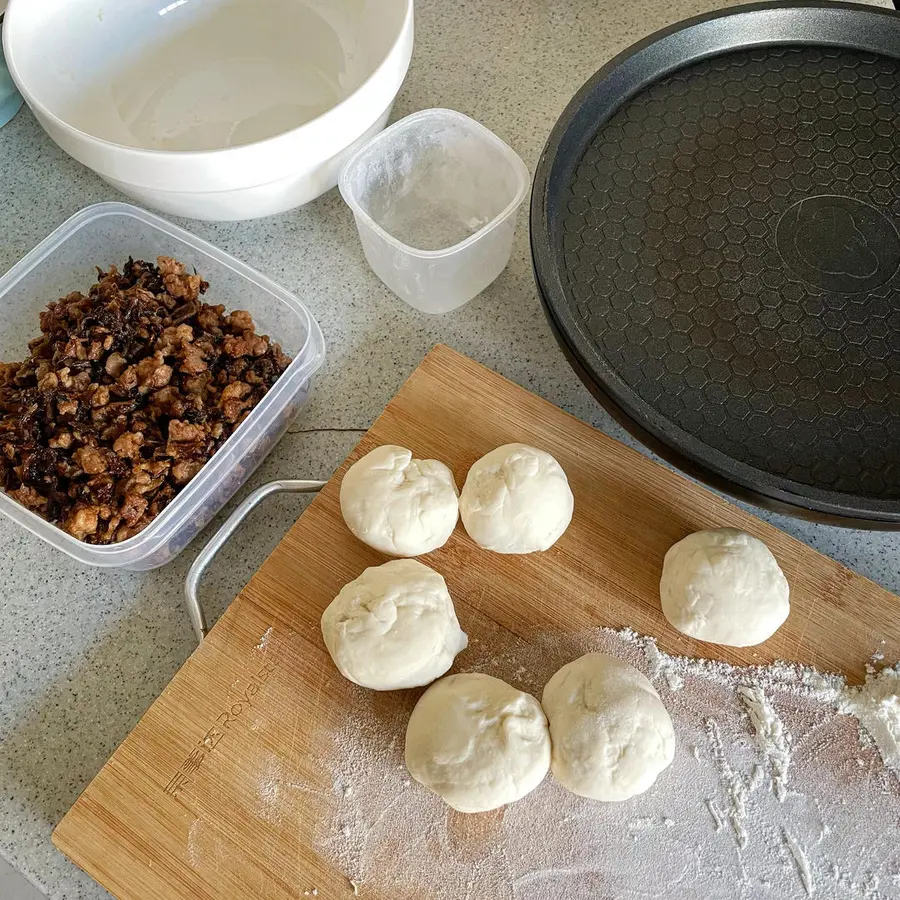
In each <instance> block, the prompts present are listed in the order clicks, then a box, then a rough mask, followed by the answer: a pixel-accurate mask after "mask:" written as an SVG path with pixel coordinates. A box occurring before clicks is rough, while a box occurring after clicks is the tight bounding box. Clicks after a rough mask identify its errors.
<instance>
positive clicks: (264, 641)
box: [256, 625, 272, 652]
mask: <svg viewBox="0 0 900 900" xmlns="http://www.w3.org/2000/svg"><path fill="white" fill-rule="evenodd" d="M271 639H272V626H271V625H270V626H269V627H268V628H267V629H266V630H265V631H264V632H263V636H262V637H261V638H260V639H259V643H258V644H257V645H256V649H257V650H259V651H260V652H264V651H265V650H266V649H268V646H269V641H270V640H271Z"/></svg>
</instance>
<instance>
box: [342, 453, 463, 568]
mask: <svg viewBox="0 0 900 900" xmlns="http://www.w3.org/2000/svg"><path fill="white" fill-rule="evenodd" d="M341 513H342V514H343V516H344V521H345V522H346V523H347V527H348V528H349V529H350V530H351V531H352V532H353V534H355V535H356V537H358V538H359V539H360V540H361V541H362V542H363V543H365V544H368V545H369V546H370V547H374V548H375V549H376V550H380V551H381V552H382V553H387V554H389V555H391V556H419V555H420V554H422V553H430V552H431V551H432V550H437V548H438V547H442V546H443V545H444V544H446V543H447V541H448V539H449V538H450V535H451V534H452V533H453V529H454V528H455V527H456V520H457V519H458V518H459V500H458V491H457V489H456V482H455V481H454V480H453V473H452V472H451V471H450V470H449V469H448V468H447V467H446V466H445V465H444V464H443V463H442V462H438V461H437V460H436V459H413V458H412V451H410V450H407V449H406V448H405V447H395V446H393V445H390V444H388V445H385V446H383V447H376V448H375V449H374V450H373V451H372V452H371V453H368V454H367V455H366V456H364V457H363V458H362V459H360V460H357V461H356V462H355V463H354V464H353V465H352V466H351V467H350V468H349V469H348V470H347V473H346V474H345V475H344V479H343V481H341Z"/></svg>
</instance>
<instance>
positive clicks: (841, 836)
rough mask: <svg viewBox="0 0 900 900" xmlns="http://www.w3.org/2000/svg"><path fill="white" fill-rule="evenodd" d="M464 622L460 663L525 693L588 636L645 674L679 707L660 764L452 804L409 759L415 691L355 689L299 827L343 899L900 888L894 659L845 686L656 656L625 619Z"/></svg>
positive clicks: (894, 897)
mask: <svg viewBox="0 0 900 900" xmlns="http://www.w3.org/2000/svg"><path fill="white" fill-rule="evenodd" d="M476 625H477V627H473V628H472V629H471V632H474V634H475V635H478V637H474V638H473V639H472V642H471V645H470V648H469V649H468V650H467V651H466V652H465V654H464V655H461V656H460V658H459V664H460V669H461V670H463V671H466V670H468V671H483V672H487V673H488V674H491V675H496V676H497V677H499V678H503V679H505V680H507V681H509V682H510V683H512V684H513V685H515V686H516V687H519V688H521V689H522V690H526V691H528V692H530V693H532V694H534V695H536V696H538V697H539V696H540V693H541V691H542V689H543V686H544V684H545V683H546V681H547V679H548V678H549V677H550V675H552V674H553V672H554V671H556V669H558V668H559V667H560V666H561V665H563V664H564V663H566V662H569V661H570V660H572V659H574V658H576V657H577V656H579V655H580V654H582V653H585V652H588V651H590V650H598V651H600V652H606V653H612V654H614V655H617V656H620V657H622V658H624V659H626V660H627V661H628V662H631V663H632V664H634V665H637V666H638V667H639V668H641V669H643V670H644V671H646V672H648V674H649V676H650V677H651V678H652V679H653V680H654V682H655V683H656V684H657V687H658V689H659V690H660V693H661V695H662V697H663V701H664V702H665V704H666V706H667V708H668V709H669V711H670V713H671V715H672V718H673V720H674V722H675V727H676V732H677V734H678V741H679V745H678V749H677V752H676V758H675V761H674V763H673V764H672V766H671V767H670V768H669V769H668V770H667V771H666V772H664V773H663V774H662V775H661V776H660V778H659V780H658V782H657V784H656V785H655V786H654V788H653V789H652V790H651V791H649V792H648V793H646V794H643V795H641V796H639V797H636V798H634V799H633V800H631V801H628V802H626V803H609V804H601V803H592V802H590V801H587V800H584V799H582V798H579V797H575V796H574V795H572V794H570V793H568V792H567V791H565V790H563V789H562V788H560V787H559V786H558V785H557V784H556V783H555V782H554V781H553V780H552V778H548V779H547V780H546V781H545V782H544V783H543V784H542V785H541V786H540V787H539V788H538V789H537V790H536V791H534V792H533V793H532V794H530V795H529V796H528V797H527V798H526V799H524V800H523V801H522V802H520V803H517V804H513V805H512V806H508V807H505V808H504V809H500V810H496V811H494V812H491V813H485V814H482V815H477V816H466V815H463V814H460V813H456V812H454V811H453V810H450V809H448V808H447V807H446V806H445V805H444V804H443V803H442V802H441V801H440V800H439V799H438V798H437V797H435V796H434V795H432V794H430V793H429V792H427V791H426V790H425V789H424V788H422V787H421V786H419V785H418V784H416V783H415V782H410V780H409V777H408V775H407V773H406V770H405V767H404V765H403V737H404V734H405V728H406V721H407V719H408V717H409V713H410V711H411V709H412V707H413V705H414V704H415V701H416V699H417V698H418V696H419V695H418V693H417V692H396V693H393V694H390V695H379V696H377V697H376V696H375V695H373V694H371V693H370V692H367V691H364V690H362V689H359V690H358V691H356V692H355V693H354V703H355V704H356V709H357V713H356V714H355V715H354V717H353V719H352V721H351V720H348V721H347V722H346V723H345V724H344V725H343V726H342V727H341V728H340V729H339V730H337V731H336V732H335V733H334V734H332V735H330V736H328V739H325V740H323V743H322V745H321V747H320V753H321V757H320V760H319V765H321V767H322V768H323V769H324V771H325V772H329V773H330V776H329V777H330V785H331V788H330V793H329V797H330V800H329V804H328V809H327V810H325V811H324V812H323V815H322V817H321V819H320V820H319V822H318V823H317V825H316V830H315V839H314V840H315V844H316V849H317V850H318V852H319V853H321V855H323V856H325V857H327V858H330V859H331V860H333V862H334V863H335V865H336V866H337V867H339V868H340V870H341V872H343V874H344V875H345V876H346V878H347V879H348V881H347V883H348V889H347V896H348V897H349V896H362V897H366V896H369V895H370V894H372V895H374V896H382V895H383V896H390V897H391V898H392V900H405V898H413V897H415V898H419V897H423V898H429V900H444V898H447V900H451V898H452V900H557V898H559V897H563V896H565V897H566V898H567V900H589V898H590V900H594V898H603V900H606V898H611V900H639V898H640V900H646V898H652V897H659V896H664V897H672V898H673V900H674V898H677V900H700V898H703V900H758V898H762V900H801V898H804V897H809V896H813V895H814V894H815V895H816V896H819V895H821V896H825V897H828V898H829V900H900V843H898V842H897V841H896V839H895V837H896V828H897V822H898V813H900V780H898V779H897V777H896V776H895V775H894V774H892V773H891V771H890V770H889V769H888V768H887V766H886V765H885V763H887V764H889V765H890V764H891V761H892V759H893V757H892V756H891V744H890V741H889V740H888V738H890V736H891V735H896V734H897V733H898V732H897V728H896V725H897V720H896V719H892V718H891V714H894V715H896V714H897V706H895V705H892V703H893V704H896V703H897V698H896V692H897V689H898V687H900V681H898V678H900V672H898V670H897V669H893V670H890V669H888V670H882V672H881V673H878V674H877V675H873V676H871V677H870V679H869V682H868V683H867V685H866V686H864V687H863V688H849V689H848V688H847V687H846V686H845V684H844V682H843V680H842V679H840V678H838V677H835V676H827V675H822V674H820V673H818V672H814V671H812V670H808V669H803V668H801V667H798V666H791V665H787V664H776V665H774V666H768V667H764V668H760V667H749V668H735V667H732V666H729V665H727V664H724V663H718V662H712V661H708V660H693V659H686V658H679V657H672V656H669V655H667V654H665V653H663V652H662V651H660V650H659V648H658V647H657V646H656V643H655V641H653V640H652V639H648V638H644V637H641V636H639V635H637V634H635V633H634V632H633V631H630V630H625V631H623V632H613V631H611V630H605V629H603V630H597V631H594V632H591V633H586V634H582V635H572V634H552V635H551V634H547V635H541V636H538V637H537V638H533V639H532V640H531V641H529V642H525V641H523V640H521V639H520V638H518V637H516V636H515V635H512V634H510V633H509V632H506V631H503V630H502V629H500V628H498V627H497V626H496V625H493V624H492V623H490V622H489V621H488V620H481V621H479V622H477V623H476ZM471 632H470V633H471ZM886 673H890V674H886ZM892 698H893V699H892ZM851 704H852V706H851ZM842 712H852V713H853V714H854V715H857V716H858V717H859V719H860V722H861V723H862V727H863V728H864V729H865V730H866V731H867V732H871V733H872V735H873V737H874V738H875V740H876V741H877V742H878V748H879V749H880V750H881V753H882V754H883V756H884V761H882V759H881V758H879V756H878V754H877V753H876V751H875V747H874V746H868V747H866V746H864V747H862V748H860V745H859V742H858V740H857V734H856V732H857V724H856V723H855V722H854V720H853V719H851V718H849V717H847V716H845V715H840V714H839V713H842ZM867 716H868V718H867ZM873 717H874V719H873ZM748 719H749V728H748ZM893 748H894V750H893V752H897V744H896V739H895V740H894V744H893ZM857 759H860V760H861V761H862V765H861V766H860V765H859V764H858V763H857ZM789 776H790V789H788V777H789ZM769 788H771V789H769ZM325 790H326V792H327V793H328V788H325ZM387 861H389V863H388V862H387Z"/></svg>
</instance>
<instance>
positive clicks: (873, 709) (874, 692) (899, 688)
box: [837, 654, 900, 773]
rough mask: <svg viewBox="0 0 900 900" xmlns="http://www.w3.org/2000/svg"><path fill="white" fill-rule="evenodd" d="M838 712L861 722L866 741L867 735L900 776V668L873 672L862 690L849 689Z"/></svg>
mask: <svg viewBox="0 0 900 900" xmlns="http://www.w3.org/2000/svg"><path fill="white" fill-rule="evenodd" d="M882 656H883V654H882ZM837 708H838V711H839V712H842V713H847V714H849V715H852V716H855V717H856V718H857V719H859V723H860V726H861V729H862V733H863V737H865V736H866V735H868V737H869V738H871V739H872V740H873V741H874V742H875V745H876V746H877V747H878V752H879V753H880V754H881V758H882V759H883V760H884V762H885V764H886V765H888V766H890V767H891V768H892V769H894V770H895V771H896V772H898V773H900V664H898V665H895V666H893V667H892V668H884V669H882V670H881V671H880V672H875V671H874V670H873V671H872V672H870V673H869V674H868V676H867V677H866V683H865V684H864V685H863V686H862V687H859V688H846V689H845V690H844V691H843V692H842V693H841V695H840V697H839V698H838V700H837Z"/></svg>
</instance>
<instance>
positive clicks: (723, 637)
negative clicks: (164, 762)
mask: <svg viewBox="0 0 900 900" xmlns="http://www.w3.org/2000/svg"><path fill="white" fill-rule="evenodd" d="M659 595H660V599H661V601H662V609H663V612H664V613H665V616H666V618H667V619H668V620H669V622H670V623H671V624H672V626H673V627H674V628H677V629H678V630H679V631H681V632H683V633H684V634H687V635H689V636H690V637H693V638H698V639H699V640H701V641H710V642H712V643H714V644H726V645H728V646H729V647H752V646H753V645H754V644H761V643H762V642H763V641H765V640H767V639H768V638H770V637H772V635H773V634H775V632H776V631H777V630H778V629H779V627H780V626H781V623H782V622H784V620H785V619H786V618H787V617H788V613H789V612H790V602H789V596H790V589H789V587H788V583H787V579H786V578H785V577H784V573H783V572H782V571H781V569H780V568H779V566H778V563H777V561H776V560H775V557H774V556H772V553H771V552H770V550H769V548H768V547H767V546H766V545H765V544H764V543H763V542H762V541H761V540H759V539H758V538H755V537H753V536H752V535H749V534H747V533H746V532H743V531H738V530H737V529H736V528H719V529H716V530H715V531H698V532H696V533H694V534H690V535H688V536H687V537H686V538H685V539H684V540H682V541H679V542H678V543H677V544H675V545H674V546H673V547H671V548H669V552H668V553H666V559H665V562H664V563H663V572H662V580H661V581H660V584H659Z"/></svg>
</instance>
